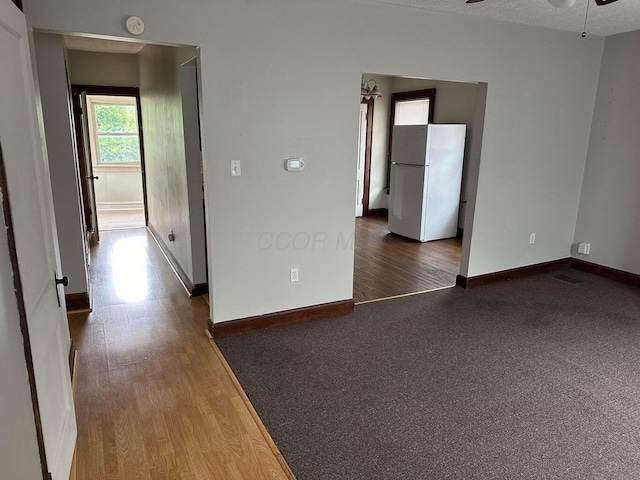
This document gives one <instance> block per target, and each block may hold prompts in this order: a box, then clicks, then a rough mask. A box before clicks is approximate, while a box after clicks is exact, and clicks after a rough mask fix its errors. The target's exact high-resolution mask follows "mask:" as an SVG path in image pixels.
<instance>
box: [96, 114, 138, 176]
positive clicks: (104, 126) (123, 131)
mask: <svg viewBox="0 0 640 480" xmlns="http://www.w3.org/2000/svg"><path fill="white" fill-rule="evenodd" d="M94 110H95V117H96V124H97V130H98V131H97V134H98V150H99V157H100V163H103V164H104V163H135V162H140V144H139V141H138V115H137V111H136V107H135V106H134V105H104V104H94Z"/></svg>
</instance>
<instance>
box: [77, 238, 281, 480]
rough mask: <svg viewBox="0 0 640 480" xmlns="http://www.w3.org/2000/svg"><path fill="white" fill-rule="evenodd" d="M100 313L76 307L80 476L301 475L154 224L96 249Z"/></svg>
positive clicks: (145, 479) (94, 278)
mask: <svg viewBox="0 0 640 480" xmlns="http://www.w3.org/2000/svg"><path fill="white" fill-rule="evenodd" d="M90 270H91V272H90V274H91V282H92V286H93V312H92V313H74V314H70V315H69V325H70V330H71V337H72V339H73V341H74V342H75V346H76V348H77V350H78V362H77V365H78V366H77V373H76V378H75V392H76V409H77V419H78V441H77V446H76V455H77V458H76V470H77V479H82V480H85V479H87V480H88V479H91V480H100V479H127V480H137V479H141V480H156V479H185V480H186V479H189V480H191V479H212V478H225V479H226V478H252V479H260V478H293V475H292V474H291V473H290V471H289V470H288V467H287V466H286V463H285V462H284V460H283V459H282V458H281V456H280V455H279V453H278V452H277V449H276V448H275V445H274V444H273V443H272V441H271V439H270V438H269V437H268V434H266V430H264V427H262V424H261V422H260V421H259V420H257V421H256V419H255V417H253V416H252V413H253V410H252V408H251V407H250V405H247V404H246V403H245V399H246V397H244V394H243V392H241V391H239V390H238V387H237V386H236V385H237V384H236V383H235V381H234V380H235V379H234V378H232V377H231V376H230V375H229V374H228V372H227V370H226V363H223V360H221V356H219V355H221V354H219V351H218V350H217V347H215V346H213V344H212V342H210V341H209V339H208V338H207V336H206V335H205V333H204V331H205V328H206V323H207V319H208V317H209V308H208V305H207V304H206V303H205V301H204V300H203V299H202V298H200V297H195V298H189V296H188V295H187V293H186V291H185V289H184V288H183V287H182V285H181V284H180V282H179V281H178V279H177V278H176V276H175V274H174V273H173V271H172V269H171V267H170V266H169V265H168V263H167V262H166V260H165V258H164V257H163V255H162V253H161V252H160V250H159V248H158V246H157V245H156V243H155V242H154V240H153V238H152V237H151V236H150V234H149V233H148V232H147V230H146V229H135V230H115V231H108V232H104V233H103V234H102V235H101V241H100V243H99V244H98V245H97V246H96V247H94V248H93V249H92V266H91V268H90Z"/></svg>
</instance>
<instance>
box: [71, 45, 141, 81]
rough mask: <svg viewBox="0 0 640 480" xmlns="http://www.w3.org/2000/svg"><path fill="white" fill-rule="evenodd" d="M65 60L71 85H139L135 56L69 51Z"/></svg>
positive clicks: (136, 58)
mask: <svg viewBox="0 0 640 480" xmlns="http://www.w3.org/2000/svg"><path fill="white" fill-rule="evenodd" d="M67 60H68V62H69V63H68V70H69V79H70V81H71V83H75V84H78V85H107V86H110V87H137V86H138V85H139V81H138V57H137V56H136V55H131V54H124V53H101V52H82V51H78V50H69V52H68V54H67Z"/></svg>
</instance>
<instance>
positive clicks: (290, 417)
mask: <svg viewBox="0 0 640 480" xmlns="http://www.w3.org/2000/svg"><path fill="white" fill-rule="evenodd" d="M563 273H566V274H568V275H570V276H572V277H579V278H582V279H584V280H585V282H584V283H582V284H579V285H571V284H568V283H565V282H562V281H559V280H557V279H554V278H552V277H551V276H550V275H542V276H537V277H532V278H528V279H523V280H519V281H513V282H507V283H503V284H499V285H493V286H488V287H483V288H478V289H474V290H463V289H460V288H454V289H449V290H443V291H438V292H433V293H430V294H425V295H419V296H413V297H406V298H401V299H396V300H389V301H384V302H379V303H373V304H368V305H361V306H359V307H357V308H356V312H355V313H354V314H351V315H349V316H346V317H342V318H337V319H330V320H324V321H316V322H311V323H306V324H300V325H294V326H289V327H283V328H278V329H272V330H265V331H261V332H256V333H252V334H248V335H243V336H239V337H231V338H227V339H222V340H220V341H218V344H219V345H220V348H221V349H222V351H223V353H224V355H225V357H226V358H227V360H228V361H229V363H230V365H231V367H232V368H233V370H234V372H235V373H236V375H237V377H238V379H239V380H240V382H241V384H242V386H243V387H244V389H245V391H246V392H247V394H248V396H249V398H250V399H251V401H252V403H253V405H254V406H255V408H256V410H257V411H258V413H259V414H260V417H261V418H262V420H263V421H264V423H265V425H266V427H267V429H268V430H269V432H270V433H271V435H272V437H273V438H274V440H275V442H276V443H277V444H278V447H279V448H280V449H281V451H282V453H283V454H284V456H285V458H286V459H287V461H288V462H289V465H290V466H291V468H292V469H293V472H294V473H295V474H296V475H297V476H298V478H299V479H301V480H306V479H363V478H376V479H378V478H381V479H385V478H387V479H556V478H562V479H569V478H570V479H638V478H640V291H639V290H638V289H637V288H631V287H626V286H623V285H620V284H616V283H613V282H610V281H607V280H605V279H602V278H598V277H594V276H590V275H587V274H584V273H581V272H577V271H568V272H563Z"/></svg>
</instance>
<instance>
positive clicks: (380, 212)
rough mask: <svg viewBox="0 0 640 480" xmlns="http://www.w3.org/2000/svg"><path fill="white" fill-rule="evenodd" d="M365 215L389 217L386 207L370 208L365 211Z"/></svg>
mask: <svg viewBox="0 0 640 480" xmlns="http://www.w3.org/2000/svg"><path fill="white" fill-rule="evenodd" d="M367 216H377V217H385V218H388V217H389V210H387V209H386V208H370V209H369V211H368V212H367Z"/></svg>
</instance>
